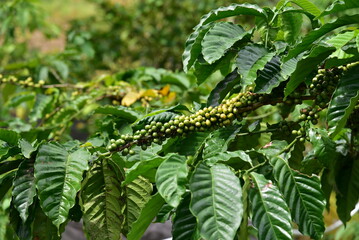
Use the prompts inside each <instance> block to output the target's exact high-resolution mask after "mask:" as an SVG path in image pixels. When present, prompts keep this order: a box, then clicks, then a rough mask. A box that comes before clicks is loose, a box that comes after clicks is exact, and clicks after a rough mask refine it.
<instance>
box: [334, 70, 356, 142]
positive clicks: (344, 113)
mask: <svg viewBox="0 0 359 240" xmlns="http://www.w3.org/2000/svg"><path fill="white" fill-rule="evenodd" d="M358 100H359V65H355V66H354V67H351V68H349V69H348V70H347V71H346V72H345V73H344V75H343V76H342V77H341V78H340V80H339V84H338V87H337V89H335V92H334V93H333V96H332V99H331V101H330V103H329V108H328V112H327V120H328V125H329V128H330V130H331V132H332V133H331V137H334V136H335V135H336V134H338V133H339V132H340V130H342V129H343V128H344V127H345V124H346V122H347V120H348V117H349V115H350V114H351V113H352V111H353V110H354V107H355V105H356V104H357V102H358Z"/></svg>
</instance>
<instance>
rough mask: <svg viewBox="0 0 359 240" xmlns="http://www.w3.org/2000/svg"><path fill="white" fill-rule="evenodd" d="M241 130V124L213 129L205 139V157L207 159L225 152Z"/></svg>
mask: <svg viewBox="0 0 359 240" xmlns="http://www.w3.org/2000/svg"><path fill="white" fill-rule="evenodd" d="M240 130H241V126H238V125H233V126H230V127H227V128H220V129H218V130H216V131H213V132H212V133H211V135H210V136H209V137H208V138H207V139H206V141H205V145H204V149H203V159H204V160H205V161H206V160H207V159H208V158H211V157H213V156H215V155H217V154H219V153H222V152H225V151H226V150H227V148H228V145H229V144H230V143H231V142H232V141H233V140H234V139H235V137H236V135H237V133H238V132H239V131H240Z"/></svg>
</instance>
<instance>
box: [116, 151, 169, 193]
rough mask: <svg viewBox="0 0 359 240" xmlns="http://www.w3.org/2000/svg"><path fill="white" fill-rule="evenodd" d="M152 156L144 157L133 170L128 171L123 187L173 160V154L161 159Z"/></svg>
mask: <svg viewBox="0 0 359 240" xmlns="http://www.w3.org/2000/svg"><path fill="white" fill-rule="evenodd" d="M149 156H150V154H148V155H144V157H143V160H140V161H138V162H136V163H135V164H134V165H133V166H132V167H131V168H129V169H126V170H125V171H126V178H125V180H124V181H123V182H122V186H123V185H125V184H128V183H130V182H132V181H133V180H135V179H136V178H137V177H138V176H140V175H143V174H145V173H146V172H148V171H150V170H151V169H154V168H157V167H158V166H160V165H161V163H162V162H163V161H165V160H166V159H168V158H171V157H172V156H173V154H166V156H164V157H161V156H158V155H155V156H152V157H150V158H149Z"/></svg>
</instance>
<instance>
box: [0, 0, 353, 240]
mask: <svg viewBox="0 0 359 240" xmlns="http://www.w3.org/2000/svg"><path fill="white" fill-rule="evenodd" d="M358 8H359V3H357V1H353V0H346V1H335V2H334V3H332V4H331V5H330V6H329V7H328V8H326V9H325V10H324V11H321V10H320V9H319V8H318V7H316V5H314V4H313V3H312V2H311V1H308V0H292V1H285V0H281V1H279V2H278V3H277V5H276V7H275V8H273V9H271V8H266V7H264V8H261V7H259V6H257V5H255V4H249V3H244V4H231V5H229V6H227V7H220V8H218V9H215V10H212V11H210V12H209V13H208V14H206V15H204V16H203V17H202V18H201V19H200V21H199V23H198V25H197V26H195V28H194V31H193V33H192V34H191V35H190V36H189V37H188V39H187V41H186V44H185V50H184V53H183V59H182V60H183V67H184V71H185V72H187V74H185V73H173V72H169V71H166V70H163V69H153V68H140V69H137V70H131V71H126V72H119V73H113V74H108V75H103V76H101V77H98V78H94V79H93V80H91V81H87V82H78V83H73V84H70V83H52V82H47V81H44V80H43V79H40V78H39V77H29V76H25V75H26V74H24V73H21V74H17V75H16V74H15V75H14V74H13V75H6V74H4V75H2V76H1V78H0V83H1V95H0V96H1V97H2V98H1V100H0V103H1V105H2V108H1V109H0V113H1V117H0V121H1V122H0V126H1V128H0V174H1V175H0V183H1V185H0V192H1V195H0V196H1V198H2V199H3V200H2V202H3V204H2V205H1V209H0V210H1V211H5V212H6V213H7V214H8V216H9V217H8V219H9V223H8V227H7V228H6V230H5V231H4V232H2V233H1V234H3V235H2V236H1V237H4V238H6V239H14V238H19V239H60V236H61V233H62V232H63V231H64V227H65V226H66V224H67V223H68V222H69V221H80V219H83V223H84V229H85V234H86V236H87V238H88V239H111V240H112V239H121V238H122V237H123V236H125V237H126V238H127V239H129V240H135V239H141V236H142V235H143V234H144V232H145V230H146V229H147V227H148V226H149V225H150V223H151V222H152V221H154V220H155V221H157V222H164V221H166V220H168V219H170V220H172V223H173V228H172V235H173V239H177V240H180V239H183V240H188V239H206V240H212V239H213V240H217V239H228V240H231V239H249V237H250V236H253V235H254V236H256V237H257V238H258V239H281V240H284V239H293V238H294V237H293V232H294V231H299V232H300V233H301V234H303V235H306V236H309V237H310V238H311V239H322V238H323V236H325V235H324V234H325V229H326V226H325V224H324V219H323V212H324V210H325V208H327V209H328V210H329V209H333V208H331V206H330V203H331V201H330V199H331V196H335V198H336V202H335V204H336V211H337V214H338V216H339V218H340V220H341V221H342V222H343V223H344V224H346V223H347V222H349V221H350V219H351V212H352V210H353V209H354V208H355V206H356V205H357V203H358V199H359V154H358V153H359V143H358V142H359V128H358V126H359V122H358V119H359V118H358V116H359V101H358V100H359V34H358V33H359V31H358V24H359V14H356V10H358ZM243 16H244V17H245V18H246V19H249V20H248V21H249V22H250V23H252V25H251V27H248V26H247V27H243V26H241V25H239V24H237V23H236V22H237V21H236V19H237V18H241V17H243ZM232 20H233V21H232ZM219 75H223V76H224V77H223V79H222V80H220V81H217V82H216V85H215V86H214V87H213V88H212V89H211V90H210V92H209V94H207V93H206V89H207V88H208V86H210V85H206V84H207V83H208V81H213V79H216V78H217V77H218V76H219ZM37 76H38V75H37ZM196 83H197V85H198V86H199V87H198V86H197V85H196ZM205 95H208V98H207V99H204V98H203V96H205ZM174 102H180V104H177V105H174ZM89 126H92V127H91V128H90V127H89ZM75 133H76V134H75ZM349 226H350V222H349V224H348V227H349Z"/></svg>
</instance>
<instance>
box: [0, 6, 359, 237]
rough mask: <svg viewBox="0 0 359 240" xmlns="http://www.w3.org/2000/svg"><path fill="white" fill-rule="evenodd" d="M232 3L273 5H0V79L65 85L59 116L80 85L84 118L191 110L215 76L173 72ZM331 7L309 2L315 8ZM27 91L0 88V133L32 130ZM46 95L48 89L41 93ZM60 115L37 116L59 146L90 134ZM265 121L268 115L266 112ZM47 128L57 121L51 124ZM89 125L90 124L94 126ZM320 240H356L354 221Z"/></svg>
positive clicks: (3, 218)
mask: <svg viewBox="0 0 359 240" xmlns="http://www.w3.org/2000/svg"><path fill="white" fill-rule="evenodd" d="M232 2H235V3H243V2H251V3H256V4H258V5H260V6H268V7H273V6H274V5H275V4H276V3H277V1H275V0H257V1H254V0H248V1H243V0H237V1H230V0H201V1H197V0H62V1H56V0H2V1H1V4H0V73H1V74H2V75H4V76H7V75H14V76H16V77H17V78H19V79H20V80H21V79H26V78H27V77H29V76H30V77H32V82H33V83H34V84H36V83H39V82H40V81H41V80H43V81H45V83H46V84H47V85H50V86H51V84H53V85H56V84H63V85H64V84H65V85H66V84H73V85H69V86H70V87H74V89H73V90H71V91H70V93H71V95H66V93H65V94H57V93H55V94H54V93H50V94H52V95H53V96H54V99H53V104H58V106H59V107H63V108H64V109H66V102H69V101H72V99H73V98H72V97H73V96H74V95H76V94H79V93H81V91H82V88H83V87H84V86H85V87H87V89H88V90H87V91H92V93H91V94H90V92H89V96H88V98H92V100H93V101H92V102H91V104H87V105H86V109H88V110H87V111H92V110H93V109H94V108H95V106H96V104H97V102H100V101H105V103H106V104H113V105H123V106H130V107H132V108H134V109H135V110H137V111H142V112H143V113H144V114H147V113H148V112H150V111H153V110H155V109H160V108H166V107H169V106H173V105H175V104H176V103H181V104H184V105H187V106H188V107H190V108H191V107H194V108H196V104H194V105H193V102H196V103H198V104H199V103H200V102H202V101H203V100H204V99H206V97H207V96H208V94H209V92H210V90H211V89H212V88H213V86H214V84H215V82H216V79H218V78H220V77H221V75H220V73H218V74H217V75H214V76H212V78H214V80H212V81H207V82H206V83H205V84H203V85H201V86H197V85H196V84H195V79H194V76H192V75H191V74H185V73H183V72H181V69H182V63H181V62H182V57H181V55H182V53H183V50H184V44H185V41H186V39H187V37H188V35H189V34H190V33H191V32H192V29H193V27H194V26H195V25H196V24H197V23H198V22H199V19H200V17H201V16H202V15H204V14H206V13H207V12H209V11H210V10H211V9H214V8H217V7H220V6H227V5H229V4H230V3H232ZM332 2H333V1H329V0H314V1H313V3H315V4H316V5H317V6H318V7H319V8H320V9H324V8H326V7H327V6H328V5H329V4H330V3H332ZM233 21H238V19H233ZM239 23H240V24H241V25H243V26H244V27H246V26H249V25H251V24H253V23H252V22H251V19H250V18H249V19H246V18H242V19H240V22H239ZM308 24H309V23H308ZM65 85H64V86H65ZM94 89H100V90H98V91H94ZM103 89H106V91H103ZM31 91H40V90H36V89H35V90H34V89H26V88H25V89H22V90H19V89H18V88H16V87H14V86H11V85H6V86H2V87H1V91H0V127H3V126H2V125H1V124H2V122H5V121H8V122H9V120H10V119H14V120H12V121H13V122H12V123H11V121H10V124H12V126H11V127H12V129H15V130H19V131H24V130H26V129H28V130H30V129H31V128H32V127H33V126H32V125H31V124H28V123H25V119H26V118H27V116H28V115H29V111H28V110H27V109H31V107H29V106H33V105H34V104H35V101H36V99H34V94H33V93H32V92H31ZM49 91H51V88H50V89H49V90H48V92H47V93H45V94H48V93H49ZM82 94H83V92H82ZM55 99H56V100H55ZM87 100H88V99H87ZM64 106H65V107H64ZM66 111H67V112H66ZM66 111H65V112H66V113H69V115H68V116H67V115H61V118H60V117H56V114H54V116H52V115H51V113H48V112H46V109H43V112H42V113H41V114H43V115H46V114H50V115H47V117H48V119H49V123H51V124H52V125H53V126H54V127H55V128H56V129H57V132H58V133H59V135H61V136H62V137H63V138H65V139H66V138H70V137H71V136H70V135H71V134H73V132H71V131H74V130H73V129H74V126H75V128H77V130H75V131H77V134H79V135H81V134H80V133H79V132H81V131H82V130H84V131H89V130H90V131H91V129H90V128H88V127H87V128H86V127H84V126H83V125H84V120H83V119H81V116H79V115H76V114H74V115H73V116H72V115H71V111H70V110H66ZM263 111H264V112H263V114H264V115H266V116H268V114H266V112H265V110H263ZM62 114H65V113H62ZM64 116H66V117H64ZM270 117H271V118H273V119H274V118H275V117H276V116H275V114H272V113H271V116H270ZM75 119H76V121H74V120H75ZM46 121H47V120H44V121H43V122H42V123H44V124H46ZM54 121H57V122H56V124H55V125H54ZM72 121H73V122H72ZM95 121H96V120H94V121H93V122H90V124H93V125H95ZM35 124H36V123H35ZM86 124H89V122H86ZM45 126H46V125H45ZM5 127H6V126H5ZM71 129H72V130H71ZM65 130H66V131H67V132H66V131H65ZM91 134H92V132H86V133H85V135H86V136H88V135H91ZM9 197H10V196H9ZM333 199H334V198H333ZM8 200H9V199H5V200H4V201H2V202H1V203H0V239H7V238H4V237H5V234H11V233H9V232H8V231H7V228H6V226H7V224H8V221H9V220H8V219H7V214H6V213H7V211H8V209H9V201H8ZM331 206H335V204H331ZM325 216H326V218H325V219H326V224H327V226H329V225H331V224H333V223H335V222H336V221H337V219H338V216H336V214H335V211H333V209H332V210H331V211H330V212H329V213H326V215H325ZM9 239H10V238H9ZM301 239H305V238H301ZM325 239H328V240H329V239H330V240H331V239H333V240H337V239H338V240H339V239H341V240H342V239H343V240H345V239H359V219H358V217H354V218H353V219H352V221H351V222H350V223H348V225H347V228H346V229H344V227H339V228H336V229H334V230H333V231H330V232H328V234H326V236H325Z"/></svg>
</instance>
